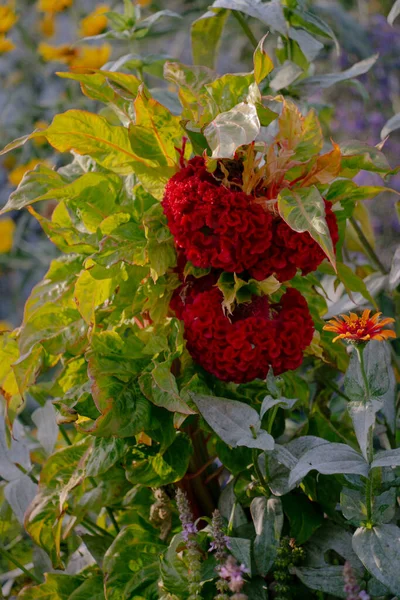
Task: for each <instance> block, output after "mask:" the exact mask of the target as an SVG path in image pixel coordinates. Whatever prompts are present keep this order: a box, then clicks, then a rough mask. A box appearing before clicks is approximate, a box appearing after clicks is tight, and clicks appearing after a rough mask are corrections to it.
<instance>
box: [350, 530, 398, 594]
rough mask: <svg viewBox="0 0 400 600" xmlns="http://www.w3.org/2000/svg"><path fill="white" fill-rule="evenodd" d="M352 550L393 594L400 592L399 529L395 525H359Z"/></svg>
mask: <svg viewBox="0 0 400 600" xmlns="http://www.w3.org/2000/svg"><path fill="white" fill-rule="evenodd" d="M353 550H354V552H355V553H356V554H357V556H358V558H359V559H360V560H361V562H362V563H363V565H364V566H365V568H366V569H368V571H369V572H370V573H371V574H372V575H373V576H374V577H376V579H377V580H378V581H380V582H381V583H383V585H385V586H387V587H388V588H389V590H390V591H391V592H392V593H393V594H400V529H399V528H398V527H396V525H380V526H377V527H372V528H371V529H367V528H365V527H360V528H359V529H357V531H356V532H355V533H354V536H353Z"/></svg>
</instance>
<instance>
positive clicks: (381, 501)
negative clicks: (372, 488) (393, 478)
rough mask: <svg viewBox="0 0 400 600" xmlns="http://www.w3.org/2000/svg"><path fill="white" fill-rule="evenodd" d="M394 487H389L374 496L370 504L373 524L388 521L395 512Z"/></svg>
mask: <svg viewBox="0 0 400 600" xmlns="http://www.w3.org/2000/svg"><path fill="white" fill-rule="evenodd" d="M396 504H397V503H396V489H395V488H390V490H386V491H385V492H382V494H379V495H378V496H376V495H375V496H374V498H373V504H372V520H373V522H374V523H375V525H378V524H379V525H381V524H382V523H390V521H391V520H392V519H393V517H394V516H395V514H396Z"/></svg>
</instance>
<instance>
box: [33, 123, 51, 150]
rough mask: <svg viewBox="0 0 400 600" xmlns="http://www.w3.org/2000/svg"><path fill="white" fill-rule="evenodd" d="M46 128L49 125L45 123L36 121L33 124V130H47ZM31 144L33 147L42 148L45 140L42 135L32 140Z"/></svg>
mask: <svg viewBox="0 0 400 600" xmlns="http://www.w3.org/2000/svg"><path fill="white" fill-rule="evenodd" d="M48 126H49V124H48V123H46V121H36V123H35V129H47V127H48ZM32 142H33V143H34V145H35V146H44V144H47V139H46V137H45V136H44V135H41V136H38V137H35V138H33V140H32Z"/></svg>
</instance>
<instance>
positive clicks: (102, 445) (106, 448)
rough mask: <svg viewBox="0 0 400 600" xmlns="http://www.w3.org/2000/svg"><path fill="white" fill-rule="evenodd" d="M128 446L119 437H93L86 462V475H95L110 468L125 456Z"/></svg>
mask: <svg viewBox="0 0 400 600" xmlns="http://www.w3.org/2000/svg"><path fill="white" fill-rule="evenodd" d="M128 448H129V446H128V444H127V443H126V441H125V440H124V439H121V438H117V437H112V438H103V437H97V438H95V439H94V443H93V446H92V450H91V453H90V455H89V458H88V461H87V463H86V475H87V477H97V476H98V475H102V474H103V473H105V472H106V471H108V469H111V467H112V466H113V465H115V463H116V462H118V461H120V460H121V459H122V458H123V457H124V456H125V454H126V453H127V451H128Z"/></svg>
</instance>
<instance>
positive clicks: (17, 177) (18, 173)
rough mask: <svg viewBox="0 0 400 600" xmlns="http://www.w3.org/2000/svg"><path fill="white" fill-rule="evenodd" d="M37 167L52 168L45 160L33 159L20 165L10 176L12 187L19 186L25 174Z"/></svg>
mask: <svg viewBox="0 0 400 600" xmlns="http://www.w3.org/2000/svg"><path fill="white" fill-rule="evenodd" d="M36 165H48V166H51V165H50V164H49V163H48V162H46V161H45V160H40V158H32V159H31V160H30V161H29V162H27V163H25V164H24V165H18V167H15V169H13V170H12V171H11V172H10V173H9V174H8V181H9V182H10V183H11V185H15V186H17V185H19V184H20V182H21V180H22V178H23V176H24V175H25V173H27V172H28V171H32V169H34V168H35V167H36ZM0 222H1V221H0Z"/></svg>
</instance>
